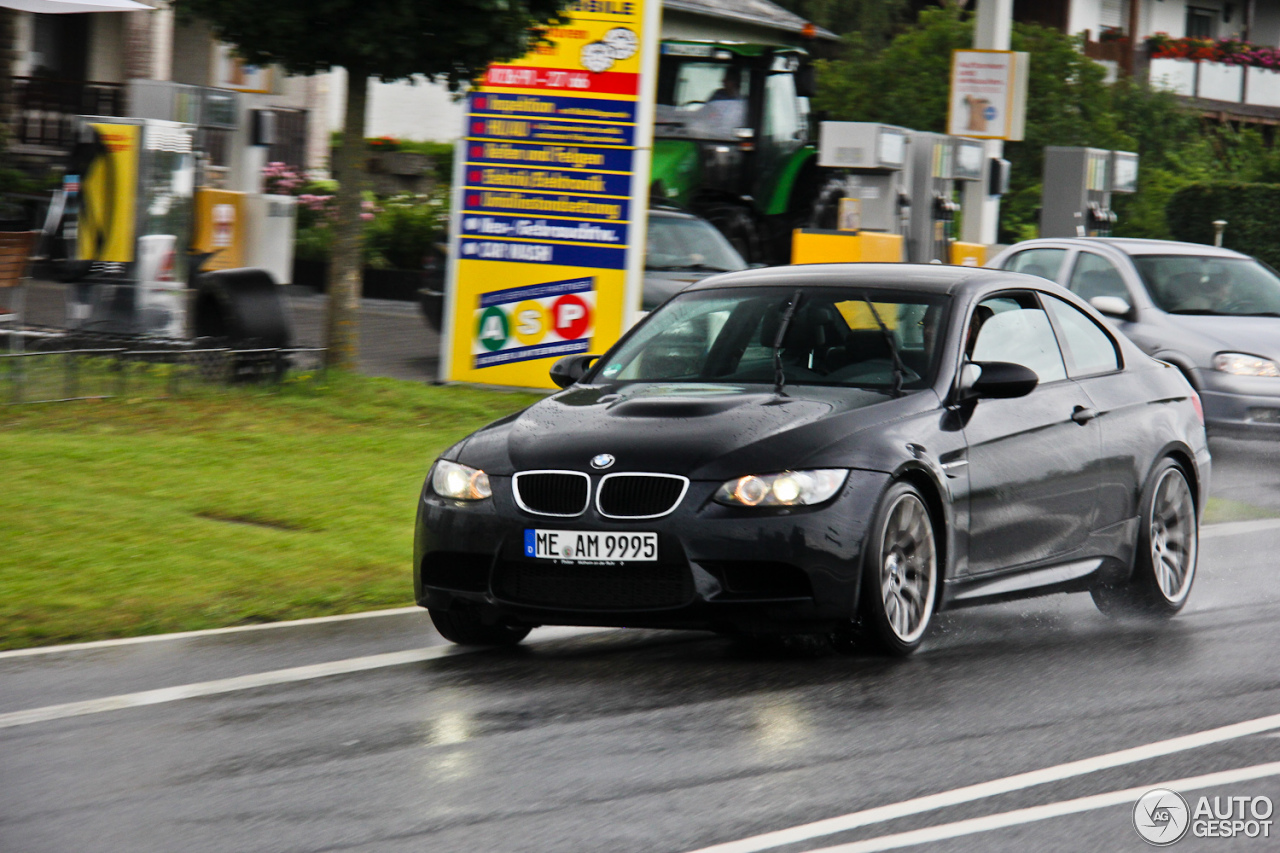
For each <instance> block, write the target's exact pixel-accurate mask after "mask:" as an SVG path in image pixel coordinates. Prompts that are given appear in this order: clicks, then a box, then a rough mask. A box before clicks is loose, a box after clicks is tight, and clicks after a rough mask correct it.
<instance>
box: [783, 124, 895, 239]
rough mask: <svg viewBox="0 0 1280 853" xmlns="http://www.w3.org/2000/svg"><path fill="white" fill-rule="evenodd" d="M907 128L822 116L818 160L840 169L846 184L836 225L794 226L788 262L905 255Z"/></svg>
mask: <svg viewBox="0 0 1280 853" xmlns="http://www.w3.org/2000/svg"><path fill="white" fill-rule="evenodd" d="M909 133H910V131H908V130H906V129H905V128H901V127H894V126H893V125H889V124H878V123H876V122H852V121H824V122H822V126H821V131H820V134H819V140H818V166H819V167H820V168H832V169H839V170H840V174H841V176H842V178H843V180H844V184H845V189H844V198H842V199H841V200H840V213H839V221H838V229H837V230H835V231H829V230H819V229H813V228H805V229H797V230H796V231H795V233H794V235H793V239H792V248H791V260H792V263H821V262H831V261H901V260H903V259H904V258H905V251H904V249H905V246H904V240H903V232H904V231H905V230H906V222H907V219H906V211H907V209H908V207H909V205H910V195H909V193H908V192H907V187H908V181H907V171H906V170H907V165H908V154H907V139H908V134H909Z"/></svg>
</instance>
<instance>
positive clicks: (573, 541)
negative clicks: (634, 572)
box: [524, 530, 658, 562]
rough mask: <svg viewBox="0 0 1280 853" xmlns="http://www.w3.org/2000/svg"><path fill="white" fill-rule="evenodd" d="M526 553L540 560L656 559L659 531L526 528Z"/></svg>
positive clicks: (652, 560) (645, 560)
mask: <svg viewBox="0 0 1280 853" xmlns="http://www.w3.org/2000/svg"><path fill="white" fill-rule="evenodd" d="M524 555H525V556H526V557H532V558H534V559H537V560H575V561H577V560H583V561H593V560H614V561H624V562H656V561H657V559H658V534H656V533H604V532H601V531H597V530H525V532H524Z"/></svg>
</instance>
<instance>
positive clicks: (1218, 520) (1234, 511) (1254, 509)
mask: <svg viewBox="0 0 1280 853" xmlns="http://www.w3.org/2000/svg"><path fill="white" fill-rule="evenodd" d="M1277 516H1280V512H1278V511H1276V510H1274V509H1266V508H1265V507H1260V506H1254V505H1253V504H1248V503H1245V502H1244V501H1233V500H1230V499H1228V498H1209V500H1207V501H1205V505H1204V523H1205V524H1223V523H1225V522H1228V521H1256V520H1258V519H1260V518H1276V517H1277Z"/></svg>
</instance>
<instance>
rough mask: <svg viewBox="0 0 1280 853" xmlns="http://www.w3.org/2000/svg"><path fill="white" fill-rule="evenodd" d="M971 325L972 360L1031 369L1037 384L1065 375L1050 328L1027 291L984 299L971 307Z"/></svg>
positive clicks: (1061, 377) (1051, 328) (1046, 317)
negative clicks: (975, 306) (973, 307)
mask: <svg viewBox="0 0 1280 853" xmlns="http://www.w3.org/2000/svg"><path fill="white" fill-rule="evenodd" d="M971 324H972V325H971V326H970V330H969V336H970V344H969V346H970V350H969V357H970V359H972V360H973V361H1009V362H1013V363H1014V364H1021V365H1023V366H1024V367H1029V368H1031V369H1032V370H1034V371H1035V373H1036V375H1037V376H1039V377H1040V383H1041V384H1044V383H1046V382H1056V381H1058V380H1059V379H1066V378H1067V368H1066V365H1064V364H1063V362H1062V353H1061V352H1060V351H1059V350H1058V341H1057V338H1055V337H1054V334H1053V327H1052V326H1051V325H1049V318H1048V316H1047V315H1046V314H1045V313H1044V310H1043V309H1042V308H1040V306H1039V303H1037V302H1036V300H1035V297H1033V296H1031V295H1030V294H1016V295H1009V296H998V297H993V298H991V299H987V300H985V301H984V302H982V303H981V304H979V305H978V307H977V308H975V309H974V311H973V320H972V321H971ZM975 327H976V328H975Z"/></svg>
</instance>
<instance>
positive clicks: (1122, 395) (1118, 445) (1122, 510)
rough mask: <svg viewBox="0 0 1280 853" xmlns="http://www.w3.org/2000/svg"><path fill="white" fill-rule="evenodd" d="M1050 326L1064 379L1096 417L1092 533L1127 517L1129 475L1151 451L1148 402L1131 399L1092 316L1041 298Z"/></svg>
mask: <svg viewBox="0 0 1280 853" xmlns="http://www.w3.org/2000/svg"><path fill="white" fill-rule="evenodd" d="M1040 298H1041V300H1042V302H1043V304H1044V307H1045V309H1046V310H1047V311H1048V313H1049V318H1050V319H1051V320H1052V321H1053V326H1054V329H1055V331H1056V332H1057V334H1058V342H1059V343H1060V344H1061V348H1062V354H1063V356H1064V359H1065V361H1066V364H1067V376H1068V377H1070V378H1071V379H1072V380H1074V381H1075V383H1076V384H1077V385H1079V386H1080V387H1081V389H1082V390H1083V391H1084V392H1085V394H1086V396H1088V398H1089V400H1090V402H1091V404H1092V406H1093V410H1094V412H1095V414H1096V419H1097V425H1098V429H1099V431H1100V433H1101V439H1102V448H1103V452H1102V454H1101V456H1100V458H1099V460H1098V475H1099V478H1100V490H1099V493H1098V514H1097V519H1096V521H1095V525H1096V528H1097V529H1102V528H1105V527H1108V526H1110V525H1112V524H1118V523H1120V522H1122V521H1124V520H1125V519H1127V518H1130V517H1132V516H1133V514H1134V511H1135V507H1134V497H1135V495H1136V494H1137V488H1136V485H1135V482H1134V476H1135V472H1137V471H1141V470H1144V469H1145V466H1146V465H1147V464H1148V460H1147V457H1148V456H1149V454H1150V452H1151V450H1150V448H1149V447H1148V445H1149V444H1150V443H1151V436H1150V430H1149V429H1148V428H1147V425H1148V423H1149V419H1150V413H1149V410H1148V407H1149V405H1150V404H1149V402H1148V401H1147V400H1146V399H1145V398H1142V397H1141V396H1135V394H1134V381H1133V377H1132V376H1131V375H1130V374H1128V373H1126V372H1125V371H1124V363H1123V359H1122V357H1121V354H1120V348H1119V347H1118V346H1117V345H1116V342H1115V340H1114V339H1113V338H1112V336H1111V334H1110V333H1108V332H1107V330H1106V329H1104V328H1103V327H1102V326H1101V325H1099V324H1098V323H1097V322H1095V321H1094V319H1093V318H1092V317H1090V316H1089V315H1088V314H1086V313H1085V312H1084V311H1081V310H1080V309H1079V308H1077V307H1076V306H1074V305H1072V304H1071V303H1070V302H1068V301H1066V300H1065V299H1060V298H1058V297H1056V296H1053V295H1050V294H1042V295H1041V297H1040Z"/></svg>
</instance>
